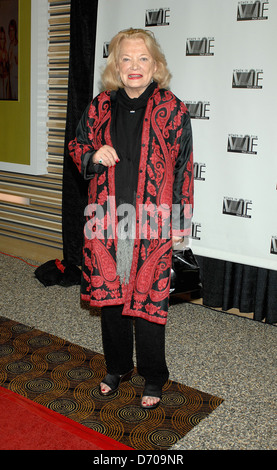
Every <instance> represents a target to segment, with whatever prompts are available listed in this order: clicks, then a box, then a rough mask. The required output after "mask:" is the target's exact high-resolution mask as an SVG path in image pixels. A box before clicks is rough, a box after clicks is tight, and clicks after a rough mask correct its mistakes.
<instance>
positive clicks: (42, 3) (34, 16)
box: [0, 0, 49, 175]
mask: <svg viewBox="0 0 277 470" xmlns="http://www.w3.org/2000/svg"><path fill="white" fill-rule="evenodd" d="M48 19H49V13H48V0H32V3H31V122H30V134H31V135H30V165H21V164H16V163H7V162H0V170H1V171H10V172H13V173H24V174H27V175H45V174H47V115H48V106H47V95H48Z"/></svg>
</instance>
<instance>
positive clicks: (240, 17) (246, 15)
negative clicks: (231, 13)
mask: <svg viewBox="0 0 277 470" xmlns="http://www.w3.org/2000/svg"><path fill="white" fill-rule="evenodd" d="M267 7H268V1H265V2H260V1H258V2H257V1H255V2H239V4H238V11H237V21H249V20H252V21H253V20H267V19H268V16H266V14H267V11H268V8H267Z"/></svg>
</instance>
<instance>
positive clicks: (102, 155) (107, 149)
mask: <svg viewBox="0 0 277 470" xmlns="http://www.w3.org/2000/svg"><path fill="white" fill-rule="evenodd" d="M92 161H93V163H95V164H99V163H100V164H101V165H104V166H114V165H116V163H118V162H119V158H118V155H117V153H116V151H115V149H114V148H113V147H111V146H110V145H103V147H101V148H100V149H99V150H97V152H95V154H94V155H93V157H92Z"/></svg>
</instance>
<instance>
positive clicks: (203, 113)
mask: <svg viewBox="0 0 277 470" xmlns="http://www.w3.org/2000/svg"><path fill="white" fill-rule="evenodd" d="M184 103H185V105H186V107H187V108H188V111H189V114H190V117H191V119H210V117H209V115H210V103H209V101H184Z"/></svg>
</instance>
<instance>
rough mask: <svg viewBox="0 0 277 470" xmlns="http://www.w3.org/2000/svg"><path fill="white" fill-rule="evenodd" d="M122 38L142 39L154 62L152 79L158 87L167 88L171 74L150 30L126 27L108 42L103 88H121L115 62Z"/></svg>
mask: <svg viewBox="0 0 277 470" xmlns="http://www.w3.org/2000/svg"><path fill="white" fill-rule="evenodd" d="M123 39H143V41H144V42H145V45H146V47H147V49H148V51H149V53H150V55H151V56H152V58H153V59H154V60H155V62H156V66H157V70H156V72H155V73H154V75H153V80H155V82H157V83H158V85H159V87H160V88H168V87H169V82H170V79H171V74H170V72H169V70H168V67H167V62H166V59H165V56H164V54H163V52H162V50H161V48H160V45H159V44H158V42H157V41H156V39H155V36H154V34H153V33H152V32H151V31H147V30H144V29H133V28H130V29H126V30H123V31H120V32H119V33H118V34H117V35H116V36H114V37H113V39H112V40H111V42H110V44H109V55H108V58H107V64H106V67H105V69H104V71H103V74H102V84H103V87H104V89H105V90H118V88H123V84H122V82H121V80H120V77H119V74H118V72H117V64H118V60H119V50H120V43H121V41H122V40H123Z"/></svg>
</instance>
